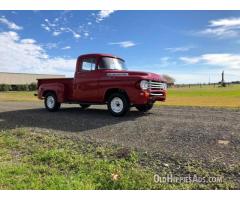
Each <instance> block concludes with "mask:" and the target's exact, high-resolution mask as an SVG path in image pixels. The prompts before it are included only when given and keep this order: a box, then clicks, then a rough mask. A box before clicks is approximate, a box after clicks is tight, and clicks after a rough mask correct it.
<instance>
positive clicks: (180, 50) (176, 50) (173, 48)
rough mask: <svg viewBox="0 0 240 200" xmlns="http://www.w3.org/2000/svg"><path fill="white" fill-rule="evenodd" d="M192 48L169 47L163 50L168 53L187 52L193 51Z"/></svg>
mask: <svg viewBox="0 0 240 200" xmlns="http://www.w3.org/2000/svg"><path fill="white" fill-rule="evenodd" d="M193 48H194V47H191V46H186V47H169V48H165V50H167V51H170V52H184V51H189V50H191V49H193Z"/></svg>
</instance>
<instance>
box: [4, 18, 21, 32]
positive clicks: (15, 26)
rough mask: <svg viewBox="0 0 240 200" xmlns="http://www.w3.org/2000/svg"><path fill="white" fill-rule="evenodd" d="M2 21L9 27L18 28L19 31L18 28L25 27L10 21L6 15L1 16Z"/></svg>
mask: <svg viewBox="0 0 240 200" xmlns="http://www.w3.org/2000/svg"><path fill="white" fill-rule="evenodd" d="M0 23H2V24H5V25H7V27H8V28H9V29H12V30H16V31H17V30H21V29H23V27H21V26H18V25H17V24H15V23H14V22H11V21H9V20H8V19H6V18H5V17H4V16H2V17H0Z"/></svg>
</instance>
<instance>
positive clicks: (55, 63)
mask: <svg viewBox="0 0 240 200" xmlns="http://www.w3.org/2000/svg"><path fill="white" fill-rule="evenodd" d="M6 47H7V48H6ZM0 54H1V59H0V71H7V72H29V73H44V74H48V73H52V74H67V75H70V74H71V75H72V74H73V71H74V66H75V62H76V61H75V59H64V58H61V57H50V56H49V55H48V54H47V53H46V51H45V49H44V48H43V47H42V46H41V45H39V44H38V43H37V42H36V41H35V40H33V39H21V38H20V37H19V35H18V34H17V33H16V32H1V33H0Z"/></svg>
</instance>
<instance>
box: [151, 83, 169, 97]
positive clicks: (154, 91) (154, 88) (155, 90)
mask: <svg viewBox="0 0 240 200" xmlns="http://www.w3.org/2000/svg"><path fill="white" fill-rule="evenodd" d="M148 87H149V90H150V95H151V96H163V93H162V92H159V90H166V89H167V88H166V83H161V82H157V81H149V85H148Z"/></svg>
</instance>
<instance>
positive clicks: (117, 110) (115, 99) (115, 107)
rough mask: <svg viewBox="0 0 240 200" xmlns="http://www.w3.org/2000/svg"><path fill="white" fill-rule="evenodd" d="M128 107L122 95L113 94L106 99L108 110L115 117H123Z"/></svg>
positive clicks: (126, 100)
mask: <svg viewBox="0 0 240 200" xmlns="http://www.w3.org/2000/svg"><path fill="white" fill-rule="evenodd" d="M129 107H130V106H129V102H128V99H127V97H126V95H124V94H123V93H113V94H112V95H110V97H109V98H108V110H109V112H110V113H111V114H112V115H113V116H115V117H120V116H123V115H125V114H126V113H127V112H128V111H129Z"/></svg>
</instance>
